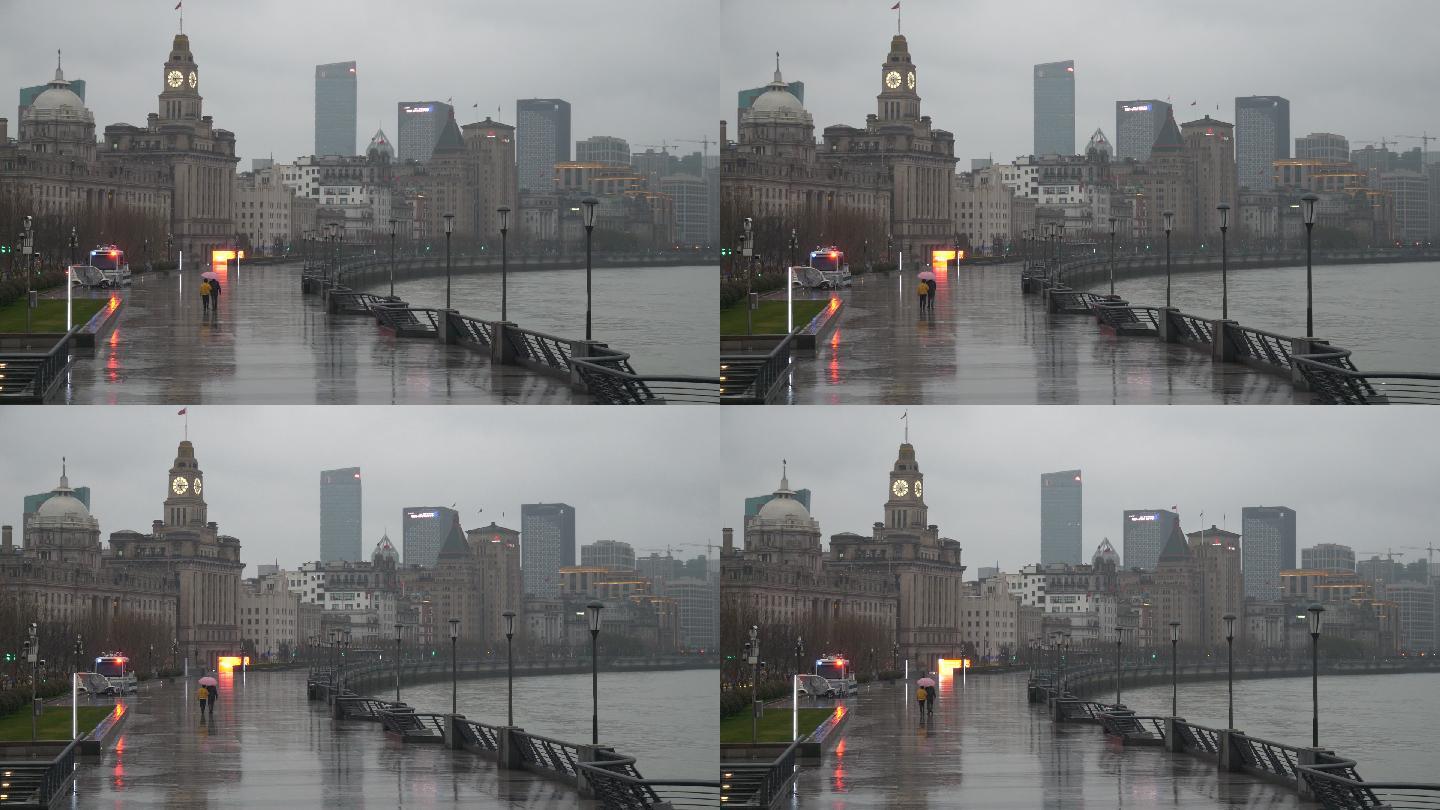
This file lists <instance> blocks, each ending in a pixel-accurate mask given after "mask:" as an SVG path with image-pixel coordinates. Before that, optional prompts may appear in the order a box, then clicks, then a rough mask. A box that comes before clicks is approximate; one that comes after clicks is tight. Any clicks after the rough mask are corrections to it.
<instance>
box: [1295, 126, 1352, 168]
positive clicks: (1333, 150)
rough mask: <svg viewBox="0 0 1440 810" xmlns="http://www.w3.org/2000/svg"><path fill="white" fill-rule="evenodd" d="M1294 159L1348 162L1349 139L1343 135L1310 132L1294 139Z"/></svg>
mask: <svg viewBox="0 0 1440 810" xmlns="http://www.w3.org/2000/svg"><path fill="white" fill-rule="evenodd" d="M1295 159H1296V160H1318V161H1321V162H1324V163H1349V162H1350V141H1349V140H1347V139H1346V138H1345V136H1344V135H1335V134H1334V133H1330V132H1312V133H1310V134H1309V135H1306V136H1305V137H1303V138H1296V139H1295Z"/></svg>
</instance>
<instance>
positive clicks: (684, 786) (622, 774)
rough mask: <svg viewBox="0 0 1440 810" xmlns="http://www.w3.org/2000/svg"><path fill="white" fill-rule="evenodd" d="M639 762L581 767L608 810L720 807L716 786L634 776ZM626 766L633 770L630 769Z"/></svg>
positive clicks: (626, 759) (626, 760)
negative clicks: (636, 764) (636, 763)
mask: <svg viewBox="0 0 1440 810" xmlns="http://www.w3.org/2000/svg"><path fill="white" fill-rule="evenodd" d="M634 765H635V760H634V759H633V758H632V757H621V756H616V757H614V758H610V759H604V760H600V761H597V762H593V763H590V762H581V763H577V766H576V767H578V768H579V769H580V771H581V772H582V773H583V774H584V775H585V779H586V781H588V782H589V783H590V786H591V788H592V790H593V791H594V793H595V798H597V799H599V800H600V803H601V804H602V805H603V806H605V807H606V808H616V810H631V808H637V809H638V808H646V807H668V808H676V809H677V810H689V808H697V810H698V808H713V807H719V806H720V788H719V785H718V784H717V783H715V782H703V781H686V780H673V779H672V780H667V779H643V778H641V777H640V776H639V775H638V774H634V773H632V771H633V770H634ZM626 766H629V767H628V769H627V767H626Z"/></svg>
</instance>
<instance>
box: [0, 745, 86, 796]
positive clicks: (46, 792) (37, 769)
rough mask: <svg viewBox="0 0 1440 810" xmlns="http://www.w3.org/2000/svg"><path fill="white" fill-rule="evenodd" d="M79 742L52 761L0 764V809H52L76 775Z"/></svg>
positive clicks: (32, 760)
mask: <svg viewBox="0 0 1440 810" xmlns="http://www.w3.org/2000/svg"><path fill="white" fill-rule="evenodd" d="M79 752H80V740H71V741H70V744H69V745H67V746H65V747H64V748H63V749H61V750H60V751H59V752H58V753H57V754H56V755H55V756H54V757H52V758H51V759H48V760H46V759H22V760H9V761H5V760H0V807H35V808H42V807H49V806H51V804H52V802H54V801H55V799H56V798H57V797H58V796H59V794H60V792H61V791H62V790H64V789H65V786H66V785H67V784H69V782H70V778H71V777H72V776H74V775H75V760H76V757H77V755H78V754H79Z"/></svg>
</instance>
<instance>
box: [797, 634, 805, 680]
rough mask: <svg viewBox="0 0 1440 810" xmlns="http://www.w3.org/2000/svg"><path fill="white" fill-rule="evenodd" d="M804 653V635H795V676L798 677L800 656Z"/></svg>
mask: <svg viewBox="0 0 1440 810" xmlns="http://www.w3.org/2000/svg"><path fill="white" fill-rule="evenodd" d="M804 654H805V637H804V636H796V637H795V677H797V678H798V677H800V657H801V656H802V655H804Z"/></svg>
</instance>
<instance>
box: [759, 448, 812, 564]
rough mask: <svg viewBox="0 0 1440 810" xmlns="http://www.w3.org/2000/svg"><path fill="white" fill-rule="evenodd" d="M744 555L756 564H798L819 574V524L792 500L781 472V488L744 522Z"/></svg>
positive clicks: (792, 492)
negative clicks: (751, 557) (755, 557)
mask: <svg viewBox="0 0 1440 810" xmlns="http://www.w3.org/2000/svg"><path fill="white" fill-rule="evenodd" d="M745 552H746V555H747V556H758V560H759V562H762V563H775V564H785V565H799V566H802V567H805V568H807V569H811V570H813V572H814V573H816V574H817V575H818V574H819V572H820V562H821V558H822V556H823V555H822V551H821V548H820V521H818V520H816V519H814V518H813V517H811V516H810V510H809V509H806V508H805V504H803V503H801V502H800V501H798V500H796V499H795V491H794V490H792V489H791V488H790V479H789V477H788V476H787V475H786V474H785V472H784V471H783V470H782V472H781V474H780V486H779V487H778V488H777V489H776V490H775V492H774V493H772V496H771V498H770V500H768V501H766V502H765V504H764V505H763V506H761V507H760V511H759V512H757V513H756V515H755V516H754V517H752V518H747V519H746V521H745Z"/></svg>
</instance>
